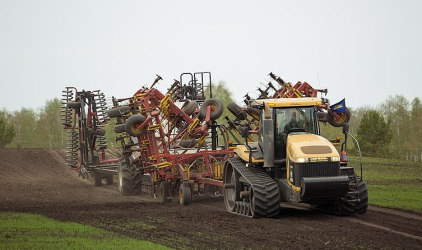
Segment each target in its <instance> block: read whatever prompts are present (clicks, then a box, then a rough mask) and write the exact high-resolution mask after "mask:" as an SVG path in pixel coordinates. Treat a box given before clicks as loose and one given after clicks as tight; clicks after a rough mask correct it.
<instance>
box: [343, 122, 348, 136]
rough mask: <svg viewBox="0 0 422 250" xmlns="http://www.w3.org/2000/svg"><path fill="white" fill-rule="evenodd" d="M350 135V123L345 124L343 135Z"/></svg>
mask: <svg viewBox="0 0 422 250" xmlns="http://www.w3.org/2000/svg"><path fill="white" fill-rule="evenodd" d="M346 133H349V123H343V134H346Z"/></svg>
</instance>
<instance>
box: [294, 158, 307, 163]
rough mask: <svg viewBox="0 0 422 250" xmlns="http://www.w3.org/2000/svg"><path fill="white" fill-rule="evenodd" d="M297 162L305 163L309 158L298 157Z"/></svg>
mask: <svg viewBox="0 0 422 250" xmlns="http://www.w3.org/2000/svg"><path fill="white" fill-rule="evenodd" d="M296 162H297V163H305V162H309V158H297V159H296Z"/></svg>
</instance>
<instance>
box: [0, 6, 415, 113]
mask: <svg viewBox="0 0 422 250" xmlns="http://www.w3.org/2000/svg"><path fill="white" fill-rule="evenodd" d="M421 12H422V1H418V0H414V1H410V0H406V1H398V0H397V1H392V0H390V1H387V0H380V1H369V0H366V1H339V0H336V1H334V0H333V1H321V0H319V1H284V0H275V1H265V0H260V1H245V0H244V1H227V0H225V1H220V0H213V1H199V0H196V1H194V0H192V1H151V0H148V1H142V0H137V1H105V0H99V1H89V0H83V1H75V0H72V1H70V0H69V1H59V0H51V1H40V0H38V1H20V0H0V86H1V90H0V109H2V108H5V109H7V110H8V111H14V110H20V109H21V108H22V107H26V108H33V109H37V108H40V107H42V106H44V105H45V102H46V100H49V99H53V98H55V97H58V98H60V97H61V91H62V90H64V88H65V87H66V86H74V87H77V88H78V89H85V90H97V89H101V90H102V91H103V92H104V93H105V94H106V96H116V97H128V96H131V95H132V94H133V93H134V92H136V90H138V89H139V88H140V87H141V86H143V85H150V84H151V83H152V81H153V80H154V79H155V74H159V75H161V76H162V77H163V79H164V81H162V82H161V83H160V85H159V86H158V88H159V89H160V90H163V91H165V90H166V89H167V88H168V87H169V86H170V85H171V84H172V83H173V79H175V78H176V79H178V78H179V75H180V73H182V72H197V71H210V72H211V73H212V78H213V82H215V83H218V82H219V81H224V82H225V83H226V84H227V87H228V88H229V89H230V91H231V92H232V93H233V97H234V99H235V100H236V101H237V102H239V103H240V102H241V101H242V96H244V95H245V94H246V93H247V92H249V94H250V95H252V96H253V95H254V93H257V91H256V89H257V87H259V86H260V82H262V83H265V82H266V79H269V78H268V76H267V75H268V73H270V72H274V73H275V74H277V75H279V76H280V77H281V78H283V79H284V80H286V81H290V82H293V83H296V82H297V81H306V82H308V83H310V84H311V85H312V86H313V87H315V88H325V87H327V88H328V90H329V92H328V95H327V97H328V98H329V99H330V100H331V102H332V103H334V102H336V101H339V100H341V99H342V98H346V104H347V105H348V106H350V107H354V108H357V107H360V106H363V105H370V106H376V105H378V104H380V103H381V102H383V101H384V100H385V99H386V98H388V96H389V95H392V96H393V95H396V94H399V95H404V96H405V97H406V98H407V99H408V100H409V101H412V100H413V98H415V97H419V98H421V99H422V94H421V92H422V86H421V85H422V13H421ZM318 75H319V77H318ZM318 78H319V79H318Z"/></svg>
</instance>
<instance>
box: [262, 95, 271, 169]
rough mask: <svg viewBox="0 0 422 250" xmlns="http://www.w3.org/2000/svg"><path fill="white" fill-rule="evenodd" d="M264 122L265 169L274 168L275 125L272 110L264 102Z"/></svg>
mask: <svg viewBox="0 0 422 250" xmlns="http://www.w3.org/2000/svg"><path fill="white" fill-rule="evenodd" d="M264 114H265V117H264V120H263V126H262V130H263V131H262V136H263V147H264V148H263V151H264V152H265V154H264V168H272V167H274V124H273V120H272V119H271V110H270V107H269V106H268V104H267V103H265V102H264Z"/></svg>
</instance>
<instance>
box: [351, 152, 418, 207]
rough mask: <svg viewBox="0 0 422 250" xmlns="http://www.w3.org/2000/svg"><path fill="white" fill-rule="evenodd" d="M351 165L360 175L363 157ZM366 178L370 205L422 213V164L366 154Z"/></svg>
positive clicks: (364, 162) (364, 175)
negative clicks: (360, 162) (360, 164)
mask: <svg viewBox="0 0 422 250" xmlns="http://www.w3.org/2000/svg"><path fill="white" fill-rule="evenodd" d="M349 161H350V162H349V165H350V166H354V167H355V169H356V170H357V173H359V174H360V168H359V167H358V166H359V160H358V158H356V157H349ZM362 162H363V179H364V180H365V182H366V184H367V186H368V193H369V204H372V205H378V206H382V207H389V208H398V209H404V210H409V211H414V212H422V202H421V201H422V163H421V162H410V161H399V160H394V159H383V158H370V157H364V158H363V160H362Z"/></svg>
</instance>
